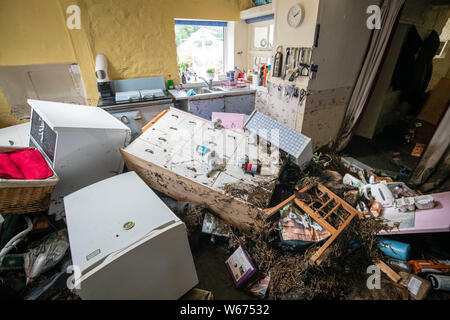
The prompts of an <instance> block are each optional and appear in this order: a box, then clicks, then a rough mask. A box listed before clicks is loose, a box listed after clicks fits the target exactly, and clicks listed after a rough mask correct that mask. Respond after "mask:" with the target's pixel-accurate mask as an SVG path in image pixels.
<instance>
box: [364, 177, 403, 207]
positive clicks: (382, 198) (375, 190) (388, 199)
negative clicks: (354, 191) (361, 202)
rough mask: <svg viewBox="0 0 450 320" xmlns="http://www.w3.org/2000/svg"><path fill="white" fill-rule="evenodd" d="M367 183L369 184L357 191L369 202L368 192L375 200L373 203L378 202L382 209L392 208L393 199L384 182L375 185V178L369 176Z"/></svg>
mask: <svg viewBox="0 0 450 320" xmlns="http://www.w3.org/2000/svg"><path fill="white" fill-rule="evenodd" d="M369 182H370V183H369V184H366V185H365V186H362V187H361V188H360V189H359V190H360V193H363V194H364V196H365V197H366V199H368V200H370V199H369V195H368V191H370V194H371V195H372V197H374V198H375V201H378V202H380V203H381V204H382V206H383V207H384V208H388V207H392V206H393V205H394V201H395V198H394V195H393V194H392V192H391V190H389V188H388V186H387V183H386V181H380V182H378V183H375V177H374V176H371V177H370V179H369Z"/></svg>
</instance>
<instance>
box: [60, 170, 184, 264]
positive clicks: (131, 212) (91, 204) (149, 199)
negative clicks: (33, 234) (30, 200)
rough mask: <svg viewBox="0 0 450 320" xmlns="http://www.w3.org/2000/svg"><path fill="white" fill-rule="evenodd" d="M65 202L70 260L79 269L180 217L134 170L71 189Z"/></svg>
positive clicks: (104, 257) (98, 261)
mask: <svg viewBox="0 0 450 320" xmlns="http://www.w3.org/2000/svg"><path fill="white" fill-rule="evenodd" d="M64 206H65V211H66V218H67V228H68V231H69V240H70V249H71V253H72V261H73V263H74V265H77V266H78V267H80V269H81V271H82V272H87V271H88V270H90V269H92V268H94V267H95V266H96V265H98V264H100V263H101V262H102V261H103V260H104V259H106V258H107V257H108V256H109V255H111V254H112V253H115V252H116V253H117V252H118V251H120V250H123V249H124V248H126V247H129V246H130V245H133V244H134V243H136V242H137V241H140V240H142V239H143V238H145V237H146V236H147V235H149V234H150V233H151V232H152V231H154V230H157V229H161V228H163V227H166V226H168V225H170V224H173V223H175V222H177V221H179V219H178V217H177V216H175V215H174V214H173V213H172V211H170V209H169V208H168V207H167V206H166V205H165V204H164V202H162V201H161V199H159V198H158V196H157V195H156V194H155V193H154V192H153V191H152V190H151V189H150V188H149V187H148V186H147V185H146V184H145V183H144V182H143V181H142V180H141V178H139V176H138V175H137V174H136V173H135V172H128V173H124V174H121V175H118V176H114V177H112V178H109V179H106V180H103V181H100V182H97V183H95V184H92V185H90V186H88V187H85V188H83V189H81V190H79V191H77V192H74V193H72V194H70V195H68V196H66V197H65V198H64Z"/></svg>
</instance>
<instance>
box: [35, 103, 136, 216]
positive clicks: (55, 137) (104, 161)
mask: <svg viewBox="0 0 450 320" xmlns="http://www.w3.org/2000/svg"><path fill="white" fill-rule="evenodd" d="M28 104H29V105H30V106H31V109H32V111H31V121H30V122H31V129H30V147H35V148H38V149H39V150H40V151H41V152H42V154H43V155H44V156H45V157H46V158H47V160H48V161H49V163H50V164H51V165H52V167H53V169H54V170H55V171H56V173H57V174H58V176H59V178H60V181H59V183H58V184H57V185H56V187H55V190H54V192H53V194H52V201H51V204H50V209H49V214H55V215H56V218H57V219H59V218H61V217H62V216H63V215H64V204H63V197H64V196H66V195H68V194H70V193H72V192H74V191H77V190H79V189H81V188H83V187H85V186H88V185H90V184H92V183H95V182H97V181H101V180H103V179H106V178H109V177H112V176H114V175H117V174H120V173H122V172H123V167H124V164H123V159H122V156H121V155H120V151H119V149H120V148H123V147H125V146H127V145H128V144H129V142H130V140H131V130H130V129H129V128H128V127H127V126H126V125H125V124H123V123H122V122H121V121H119V120H118V119H116V118H114V117H113V116H112V115H110V114H109V113H108V112H106V111H105V110H102V109H101V108H97V107H89V106H80V105H73V104H66V103H60V102H49V101H39V100H31V99H30V100H28Z"/></svg>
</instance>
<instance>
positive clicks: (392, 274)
mask: <svg viewBox="0 0 450 320" xmlns="http://www.w3.org/2000/svg"><path fill="white" fill-rule="evenodd" d="M376 265H377V266H378V267H379V268H380V270H381V271H383V272H384V273H385V274H386V275H387V276H388V277H389V279H391V280H392V281H394V282H395V283H398V282H400V280H401V279H402V277H401V276H400V275H399V274H398V273H397V272H395V271H394V270H392V269H391V267H389V266H388V265H387V264H386V263H384V262H383V261H379V262H378V263H376Z"/></svg>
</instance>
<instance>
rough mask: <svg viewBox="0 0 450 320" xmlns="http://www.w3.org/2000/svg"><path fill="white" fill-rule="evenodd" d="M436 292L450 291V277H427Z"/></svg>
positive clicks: (434, 275) (437, 275)
mask: <svg viewBox="0 0 450 320" xmlns="http://www.w3.org/2000/svg"><path fill="white" fill-rule="evenodd" d="M427 278H428V280H429V281H430V282H431V285H432V286H433V289H434V290H443V291H450V276H444V275H440V274H430V275H428V276H427Z"/></svg>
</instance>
